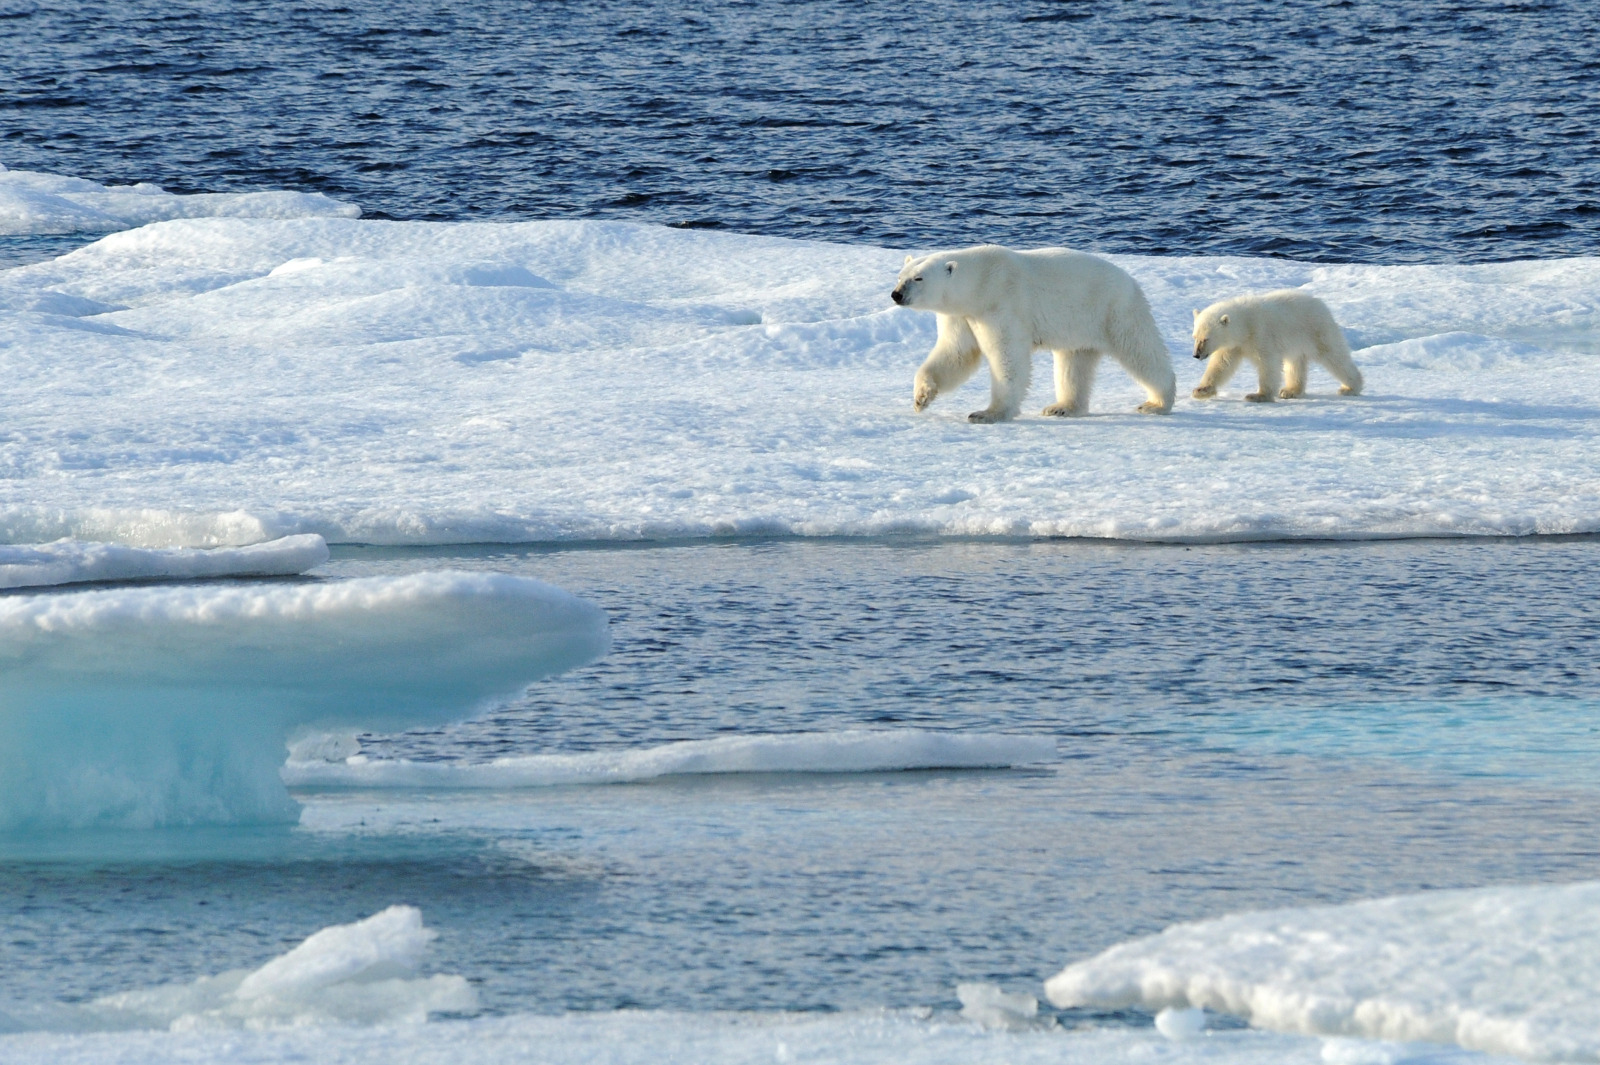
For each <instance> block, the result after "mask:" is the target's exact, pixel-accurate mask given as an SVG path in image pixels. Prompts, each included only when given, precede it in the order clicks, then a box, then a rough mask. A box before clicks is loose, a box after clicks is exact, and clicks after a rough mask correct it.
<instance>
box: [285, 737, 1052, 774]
mask: <svg viewBox="0 0 1600 1065" xmlns="http://www.w3.org/2000/svg"><path fill="white" fill-rule="evenodd" d="M339 738H340V737H308V738H307V739H305V740H302V741H301V742H300V743H299V744H297V745H296V746H295V747H294V748H293V749H291V751H290V759H289V761H288V762H287V763H285V765H284V767H283V769H282V776H283V779H284V781H285V783H287V784H289V785H290V786H291V787H379V788H410V787H422V788H529V787H551V786H557V785H563V784H621V783H628V782H634V781H641V780H652V779H656V778H659V777H667V776H683V775H704V774H717V773H883V772H896V771H900V770H908V769H990V768H1006V767H1010V766H1018V765H1028V764H1031V763H1037V762H1049V761H1054V760H1055V757H1056V743H1055V740H1054V739H1051V738H1050V737H1048V736H1004V735H989V734H962V733H952V732H929V731H924V730H920V729H895V730H883V731H877V730H846V731H842V732H818V733H801V734H792V735H772V736H722V737H718V738H716V739H711V740H689V741H684V742H680V743H668V744H663V745H661V746H658V747H649V748H644V749H634V750H621V751H586V752H582V753H575V754H538V755H519V756H515V757H506V758H497V759H495V760H494V761H492V762H486V763H481V764H476V765H458V764H453V763H447V762H412V761H403V760H393V761H390V760H370V761H369V760H368V759H367V758H365V757H364V756H362V755H359V754H351V755H346V754H345V753H344V752H346V751H348V750H349V746H348V745H343V744H339V743H337V742H335V741H337V740H338V739H339ZM330 754H331V757H330ZM297 755H298V756H299V757H296V756H297Z"/></svg>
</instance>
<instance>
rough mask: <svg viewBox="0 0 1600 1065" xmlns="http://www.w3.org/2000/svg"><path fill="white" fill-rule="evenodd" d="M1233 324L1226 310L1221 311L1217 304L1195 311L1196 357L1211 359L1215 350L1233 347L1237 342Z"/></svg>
mask: <svg viewBox="0 0 1600 1065" xmlns="http://www.w3.org/2000/svg"><path fill="white" fill-rule="evenodd" d="M1235 339H1236V338H1235V337H1234V335H1233V324H1232V323H1231V322H1229V321H1228V314H1227V312H1226V311H1221V312H1219V311H1218V310H1217V306H1216V304H1213V305H1212V306H1210V307H1207V308H1206V309H1205V310H1203V311H1195V312H1194V357H1195V358H1197V359H1209V358H1210V357H1211V355H1212V353H1213V352H1216V351H1221V350H1222V349H1223V348H1227V347H1231V346H1232V345H1233V343H1234V342H1235Z"/></svg>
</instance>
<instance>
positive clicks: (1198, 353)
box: [1194, 344, 1206, 359]
mask: <svg viewBox="0 0 1600 1065" xmlns="http://www.w3.org/2000/svg"><path fill="white" fill-rule="evenodd" d="M1194 357H1195V358H1197V359H1203V358H1205V357H1206V349H1205V347H1204V346H1203V345H1201V344H1196V345H1195V346H1194Z"/></svg>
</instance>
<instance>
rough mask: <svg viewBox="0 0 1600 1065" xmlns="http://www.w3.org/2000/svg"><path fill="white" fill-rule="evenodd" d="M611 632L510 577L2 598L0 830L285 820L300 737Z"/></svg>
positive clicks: (565, 655)
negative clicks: (287, 762)
mask: <svg viewBox="0 0 1600 1065" xmlns="http://www.w3.org/2000/svg"><path fill="white" fill-rule="evenodd" d="M608 641H609V635H608V631H607V623H606V619H605V616H604V614H602V613H601V612H600V610H599V609H598V608H596V607H594V606H592V605H590V604H589V603H586V602H584V601H583V600H580V599H577V598H575V597H573V596H571V595H569V594H567V593H566V592H563V591H561V590H560V589H558V588H554V587H551V586H550V585H547V584H543V583H541V582H538V581H534V580H529V579H527V578H522V577H511V576H506V575H503V574H470V573H453V572H435V573H418V574H413V575H410V576H406V577H393V578H384V577H375V578H363V579H357V580H349V581H337V582H317V583H302V584H292V585H281V584H280V585H271V586H262V585H194V586H177V587H159V588H119V589H112V590H96V591H84V592H75V593H69V594H53V595H28V596H14V597H9V598H0V672H3V673H4V675H5V678H6V682H5V684H4V685H3V686H0V830H5V829H9V830H26V829H52V828H62V827H97V826H103V827H110V826H119V827H145V826H154V825H170V824H201V823H229V822H251V821H273V820H284V819H286V818H292V817H293V816H294V813H295V806H294V804H293V803H291V802H290V800H289V798H288V795H287V793H286V792H285V790H284V786H283V783H282V782H281V781H280V780H279V779H278V768H279V766H280V765H281V764H282V762H283V753H284V745H285V742H286V741H287V740H288V739H289V738H290V737H291V736H292V735H294V734H295V733H296V732H299V731H304V730H308V729H321V730H329V729H339V728H341V727H342V728H346V729H378V730H396V729H403V728H408V727H412V726H416V725H424V724H442V723H445V722H449V721H452V720H458V719H460V718H462V717H465V716H467V715H469V714H471V713H473V712H474V711H475V710H477V709H479V708H481V707H482V706H483V705H484V704H486V703H487V702H489V701H491V700H493V699H495V698H497V697H503V696H508V695H514V694H516V693H517V692H518V691H520V690H521V689H522V687H524V686H525V685H527V684H528V683H530V682H531V681H534V680H536V679H538V678H540V677H543V676H547V675H549V674H551V673H556V672H559V671H561V670H564V669H567V668H570V667H572V666H575V665H578V664H580V663H583V662H587V661H590V660H592V659H594V658H596V657H598V656H599V655H601V654H603V653H604V652H605V650H606V648H607V646H608Z"/></svg>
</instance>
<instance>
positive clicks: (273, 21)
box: [0, 0, 1600, 262]
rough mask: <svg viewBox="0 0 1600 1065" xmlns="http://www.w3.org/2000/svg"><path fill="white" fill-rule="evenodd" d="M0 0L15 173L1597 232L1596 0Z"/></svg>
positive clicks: (687, 205)
mask: <svg viewBox="0 0 1600 1065" xmlns="http://www.w3.org/2000/svg"><path fill="white" fill-rule="evenodd" d="M0 14H3V15H4V17H3V18H0V54H3V58H4V62H0V162H3V163H5V164H6V165H8V166H12V167H24V168H33V169H42V170H49V171H54V172H60V173H70V174H74V175H78V176H82V177H89V178H93V179H95V180H99V181H105V182H129V181H139V180H146V181H154V182H157V183H159V184H162V185H164V186H167V187H169V188H172V189H176V190H208V191H223V190H239V189H257V188H294V189H305V190H323V191H326V192H329V193H332V194H335V195H338V196H344V197H348V198H350V199H353V200H354V201H356V202H357V203H359V204H361V205H362V206H363V207H364V208H366V209H367V210H368V211H369V213H371V214H374V215H377V216H378V217H395V218H429V219H468V218H530V217H575V216H577V217H612V218H629V219H637V220H648V221H657V222H667V223H671V224H674V225H695V226H721V227H726V228H729V229H733V230H739V231H744V232H761V233H769V234H778V235H784V236H792V237H806V238H815V239H823V240H835V241H870V242H875V243H883V244H888V245H895V246H898V245H906V246H917V247H926V246H934V245H949V244H962V243H971V242H976V241H979V240H995V241H999V242H1003V243H1013V244H1022V245H1035V246H1037V245H1044V244H1068V245H1074V246H1078V247H1083V248H1088V249H1099V250H1102V251H1121V252H1144V253H1178V252H1182V253H1222V252H1227V253H1242V254H1265V255H1280V256H1291V257H1297V258H1303V259H1313V260H1325V261H1361V262H1407V261H1434V262H1439V261H1481V260H1494V259H1509V258H1549V257H1554V256H1560V255H1575V254H1593V253H1595V252H1596V250H1597V249H1600V143H1597V141H1596V139H1595V137H1594V130H1595V129H1596V128H1600V93H1597V92H1596V91H1595V86H1596V84H1597V78H1600V34H1596V33H1595V32H1594V30H1595V21H1594V19H1595V16H1594V10H1593V7H1592V5H1590V4H1588V3H1585V2H1583V0H1549V2H1521V0H1518V2H1455V3H1433V2H1430V0H1338V2H1333V3H1309V4H1279V3H1275V2H1272V0H1239V2H1235V3H1229V4H1226V5H1204V4H1202V5H1195V4H1190V3H1177V2H1160V0H1157V2H1145V0H1122V2H1117V0H1106V2H1091V0H1055V2H1051V0H1023V2H1018V3H1009V2H1006V3H1000V2H984V0H978V2H966V0H932V2H929V3H922V4H916V5H906V4H879V3H874V4H859V3H853V2H844V0H805V2H796V3H785V4H763V3H751V2H741V0H713V2H710V3H698V2H697V3H692V4H690V3H677V2H665V3H654V4H632V3H616V2H606V0H600V2H595V3H581V4H580V3H540V4H521V3H510V2H493V0H491V2H478V3H473V4H469V5H460V4H455V5H446V4H439V3H426V2H417V0H394V2H383V3H378V2H376V0H350V2H346V3H329V4H273V5H266V6H255V7H251V6H249V5H240V4H234V3H224V2H220V0H202V2H181V0H180V2H177V3H168V2H161V3H155V2H151V0H130V2H127V3H116V4H111V3H84V4H70V5H68V4H33V3H29V2H27V0H6V2H5V3H4V4H0Z"/></svg>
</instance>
